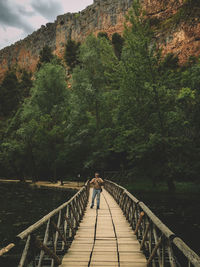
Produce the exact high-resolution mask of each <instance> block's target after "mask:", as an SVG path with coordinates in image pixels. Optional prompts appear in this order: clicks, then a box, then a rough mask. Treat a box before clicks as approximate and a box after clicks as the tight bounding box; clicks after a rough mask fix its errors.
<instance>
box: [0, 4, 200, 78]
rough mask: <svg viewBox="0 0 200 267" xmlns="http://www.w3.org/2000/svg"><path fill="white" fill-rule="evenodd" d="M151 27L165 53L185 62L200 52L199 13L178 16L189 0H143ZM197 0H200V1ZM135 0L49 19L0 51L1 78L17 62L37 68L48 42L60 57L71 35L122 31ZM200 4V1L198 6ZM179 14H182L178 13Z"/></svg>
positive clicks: (84, 35) (27, 68)
mask: <svg viewBox="0 0 200 267" xmlns="http://www.w3.org/2000/svg"><path fill="white" fill-rule="evenodd" d="M141 2H142V4H143V6H144V8H145V9H146V13H147V16H148V18H149V19H150V20H151V23H152V27H154V28H155V31H156V35H157V38H158V42H159V44H160V46H162V47H163V53H164V54H166V53H169V52H173V53H175V54H177V55H178V56H179V60H180V63H184V62H185V61H186V60H187V59H188V57H189V56H190V55H194V56H198V55H199V54H200V16H198V15H197V14H200V12H199V13H195V12H194V14H192V16H190V18H189V19H188V18H185V19H184V18H179V17H180V15H179V13H180V11H181V10H182V9H183V7H184V3H185V2H187V0H169V1H166V0H141ZM197 2H198V1H197ZM131 5H132V0H94V3H93V5H91V6H88V7H87V8H86V9H84V10H83V11H82V12H79V13H73V14H72V13H67V14H64V15H61V16H58V17H57V19H56V21H55V22H54V23H48V24H47V25H46V26H42V27H41V28H40V29H39V30H37V31H35V32H33V33H32V34H31V35H29V36H28V37H26V38H25V39H24V40H22V41H19V42H17V43H15V44H14V45H11V46H9V47H6V48H4V49H2V50H1V51H0V80H1V79H2V77H3V76H4V74H5V72H6V71H7V70H8V69H9V68H10V67H14V66H18V67H20V68H25V69H26V70H28V71H32V72H34V70H35V68H36V65H37V61H38V58H39V52H40V50H41V49H42V48H43V47H44V45H48V46H50V47H51V48H52V50H53V52H54V53H55V54H56V55H58V56H59V57H63V53H64V47H65V44H66V42H67V40H68V38H70V37H71V38H72V39H74V40H76V41H83V40H84V38H85V37H86V36H87V35H88V34H90V33H94V34H98V32H100V31H105V32H107V33H108V35H109V36H111V35H112V34H113V33H114V32H118V33H120V34H122V33H123V25H124V15H125V14H126V12H127V11H128V9H129V8H130V7H131ZM198 5H199V9H200V4H197V8H198ZM178 16H179V17H178Z"/></svg>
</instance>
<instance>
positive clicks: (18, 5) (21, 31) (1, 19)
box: [0, 0, 93, 49]
mask: <svg viewBox="0 0 200 267" xmlns="http://www.w3.org/2000/svg"><path fill="white" fill-rule="evenodd" d="M92 3H93V0H0V49H2V48H3V47H5V46H8V45H10V44H12V43H15V42H16V41H18V40H20V39H23V38H24V37H26V36H27V35H28V34H30V33H32V32H33V31H35V30H37V29H39V28H40V26H41V25H45V24H46V23H47V22H53V21H54V20H55V19H56V17H57V16H58V15H62V14H64V13H67V12H78V11H81V10H83V9H84V8H85V7H87V6H88V5H91V4H92Z"/></svg>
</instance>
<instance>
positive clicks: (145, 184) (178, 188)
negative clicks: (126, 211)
mask: <svg viewBox="0 0 200 267" xmlns="http://www.w3.org/2000/svg"><path fill="white" fill-rule="evenodd" d="M121 185H122V186H123V187H125V188H126V189H127V190H128V191H131V192H144V193H170V192H169V190H168V187H167V184H166V182H158V183H156V184H153V183H152V181H150V180H142V179H141V180H134V181H132V182H127V183H126V182H122V183H121ZM174 185H175V191H174V192H173V193H176V194H179V193H180V194H187V193H188V194H191V193H194V194H198V193H200V183H199V182H179V181H175V182H174Z"/></svg>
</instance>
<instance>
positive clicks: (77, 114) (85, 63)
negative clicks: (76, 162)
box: [70, 35, 118, 167]
mask: <svg viewBox="0 0 200 267" xmlns="http://www.w3.org/2000/svg"><path fill="white" fill-rule="evenodd" d="M80 62H81V64H80V66H78V67H76V68H75V69H74V71H73V75H72V95H71V104H72V107H71V109H73V111H72V112H71V116H70V117H71V122H72V124H71V125H72V128H73V127H76V125H77V126H79V129H76V130H75V131H72V132H73V133H75V134H74V136H73V138H75V139H74V141H75V140H79V144H81V145H80V147H79V151H84V149H85V144H88V146H89V148H88V149H87V150H86V151H87V152H88V153H87V155H84V157H85V163H84V165H85V166H87V167H89V166H92V165H95V162H97V161H98V159H99V161H98V162H100V157H101V162H102V158H103V155H105V153H106V150H107V151H108V149H107V148H108V146H109V143H108V142H106V140H103V139H102V138H101V136H103V133H102V131H104V128H107V127H109V128H110V127H112V126H111V124H112V114H111V112H110V111H111V110H112V104H111V102H112V100H111V99H110V95H111V94H112V92H111V88H110V82H109V79H110V77H109V73H111V72H112V69H113V67H114V66H115V65H116V64H118V60H117V58H116V56H115V55H114V52H113V49H112V46H111V44H110V42H109V41H108V40H106V39H105V38H96V37H95V36H93V35H90V36H89V37H88V38H87V39H86V40H85V42H84V43H83V44H82V45H81V47H80ZM106 73H107V74H108V75H107V74H106ZM75 135H76V137H75ZM86 135H88V138H90V139H88V140H87V141H86V140H85V138H84V137H83V136H86ZM76 138H77V139H76ZM80 138H82V140H84V143H82V141H81V139H80ZM107 141H108V140H107ZM82 160H83V159H82Z"/></svg>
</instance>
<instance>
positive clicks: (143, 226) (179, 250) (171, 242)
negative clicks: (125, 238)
mask: <svg viewBox="0 0 200 267" xmlns="http://www.w3.org/2000/svg"><path fill="white" fill-rule="evenodd" d="M105 188H106V190H107V191H108V192H109V193H110V194H111V195H112V196H113V198H114V199H115V200H116V202H117V203H118V204H119V206H120V208H121V210H122V211H123V214H124V216H125V217H126V219H127V221H128V222H129V224H130V226H131V227H132V229H133V230H134V233H135V234H136V236H137V240H138V241H139V243H140V249H141V251H143V253H144V254H145V255H146V257H147V259H148V261H147V266H152V267H180V266H181V267H188V266H189V267H192V266H195V267H200V257H199V256H198V255H197V254H196V253H195V252H194V251H192V250H191V249H190V248H189V247H188V246H187V245H186V244H185V243H184V242H183V241H182V240H181V239H180V238H178V237H177V236H176V235H175V233H173V232H172V231H171V230H170V229H169V228H168V227H167V226H166V225H164V224H163V223H162V222H161V221H160V220H159V219H158V217H156V215H155V214H154V213H153V212H152V211H151V210H150V209H149V208H148V207H147V206H146V205H145V204H144V203H143V202H141V201H139V200H138V199H136V198H135V197H134V196H133V195H131V194H130V193H129V192H128V191H127V190H126V189H125V188H124V187H122V186H119V185H117V184H116V183H114V182H111V181H108V180H106V182H105Z"/></svg>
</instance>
